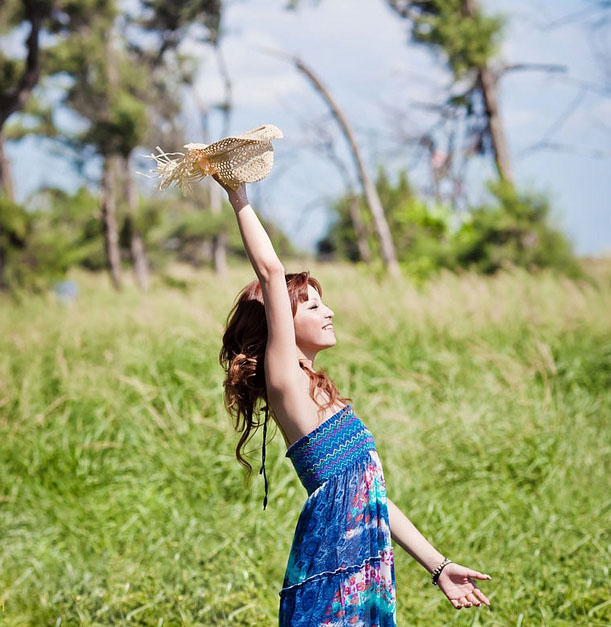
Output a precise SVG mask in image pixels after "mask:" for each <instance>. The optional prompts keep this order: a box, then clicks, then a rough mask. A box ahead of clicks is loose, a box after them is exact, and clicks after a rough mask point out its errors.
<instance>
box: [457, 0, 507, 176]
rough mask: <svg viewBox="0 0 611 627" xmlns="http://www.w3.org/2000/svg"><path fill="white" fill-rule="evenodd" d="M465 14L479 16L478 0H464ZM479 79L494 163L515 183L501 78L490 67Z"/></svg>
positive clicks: (479, 71)
mask: <svg viewBox="0 0 611 627" xmlns="http://www.w3.org/2000/svg"><path fill="white" fill-rule="evenodd" d="M463 2H464V4H463V8H464V11H465V14H466V15H467V16H469V17H471V18H473V17H475V16H476V14H477V10H478V6H477V0H463ZM477 78H478V82H479V85H480V87H481V90H482V96H483V98H484V106H485V107H486V116H487V118H488V129H489V131H490V138H491V140H492V147H493V150H494V161H495V163H496V169H497V170H498V173H499V176H500V177H501V179H503V180H506V181H509V182H513V169H512V167H511V157H510V155H509V147H508V145H507V138H506V137H505V129H504V128H503V123H502V122H501V116H500V112H499V81H498V79H499V77H498V75H497V74H496V72H494V71H493V70H492V69H491V68H490V67H489V66H488V65H485V66H483V67H478V68H477Z"/></svg>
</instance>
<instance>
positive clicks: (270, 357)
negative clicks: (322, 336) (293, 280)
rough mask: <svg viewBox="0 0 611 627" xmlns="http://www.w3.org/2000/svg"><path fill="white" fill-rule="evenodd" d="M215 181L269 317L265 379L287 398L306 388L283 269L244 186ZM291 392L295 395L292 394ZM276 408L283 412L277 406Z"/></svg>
mask: <svg viewBox="0 0 611 627" xmlns="http://www.w3.org/2000/svg"><path fill="white" fill-rule="evenodd" d="M214 178H215V180H216V181H217V182H218V183H219V184H220V185H222V187H224V189H225V190H226V191H227V195H228V198H229V202H230V203H231V206H232V207H233V209H234V211H235V214H236V218H237V220H238V226H239V228H240V234H241V235H242V241H243V242H244V248H245V250H246V254H247V255H248V258H249V259H250V262H251V264H252V267H253V269H254V271H255V273H256V275H257V277H258V279H259V282H260V283H261V288H262V290H263V300H264V303H265V315H266V318H267V329H268V339H267V348H266V353H265V376H266V380H267V384H268V388H269V389H270V391H271V393H272V394H274V393H277V395H278V397H282V398H285V399H286V402H287V403H289V402H291V401H295V400H296V399H294V398H289V397H291V396H293V395H295V394H299V392H300V391H301V390H302V389H303V385H300V378H301V377H302V376H304V375H303V373H302V372H301V369H300V368H299V361H298V353H297V346H296V343H295V327H294V323H293V313H292V311H291V303H290V299H289V294H288V290H287V287H286V280H285V277H284V267H283V265H282V263H281V262H280V259H279V258H278V255H277V254H276V251H275V250H274V247H273V245H272V243H271V240H270V239H269V236H268V235H267V233H266V231H265V229H264V228H263V225H262V224H261V222H260V221H259V218H258V217H257V215H256V213H255V211H254V209H253V208H252V207H251V206H250V203H249V202H248V197H247V194H246V186H245V185H244V184H243V185H242V186H241V187H240V188H239V189H238V190H237V191H234V190H232V189H231V188H229V187H227V186H225V185H223V184H222V183H221V181H220V180H219V179H218V178H217V177H216V176H215V177H214ZM291 392H292V393H293V394H291ZM275 409H280V408H279V407H278V404H277V403H275Z"/></svg>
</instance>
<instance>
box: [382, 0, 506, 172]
mask: <svg viewBox="0 0 611 627" xmlns="http://www.w3.org/2000/svg"><path fill="white" fill-rule="evenodd" d="M388 4H389V6H390V7H391V8H392V9H393V10H394V11H395V12H396V13H398V14H399V15H400V16H401V17H403V18H406V19H408V20H410V22H411V33H412V38H413V39H414V41H417V42H421V43H425V44H429V45H432V46H434V47H436V48H437V49H439V50H440V51H442V52H443V53H444V54H445V57H446V59H447V62H448V65H449V67H450V69H451V70H452V72H453V74H454V77H455V79H456V80H457V81H459V80H460V81H462V82H463V83H464V84H465V87H464V88H463V89H462V93H460V94H458V95H456V94H454V95H452V96H451V97H450V99H449V101H448V104H449V105H450V106H451V107H461V108H464V110H465V112H466V117H467V118H468V119H469V128H470V134H471V141H470V145H471V150H472V151H473V152H476V153H480V154H486V153H487V152H491V153H492V155H493V158H494V162H495V164H496V168H497V171H498V173H499V177H500V178H501V179H504V180H508V181H512V180H513V170H512V165H511V158H510V155H509V149H508V146H507V139H506V136H505V132H504V128H503V124H502V121H501V117H500V111H499V99H498V81H499V76H500V73H499V71H498V70H497V69H495V68H494V65H493V62H494V57H495V55H496V52H497V47H498V42H499V38H500V36H501V32H502V27H503V20H502V19H501V18H500V17H491V16H487V15H484V14H483V13H482V11H481V10H480V9H479V7H478V5H477V0H416V1H412V0H388ZM482 118H483V121H484V123H482Z"/></svg>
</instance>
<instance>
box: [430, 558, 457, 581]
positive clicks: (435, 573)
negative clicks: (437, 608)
mask: <svg viewBox="0 0 611 627" xmlns="http://www.w3.org/2000/svg"><path fill="white" fill-rule="evenodd" d="M448 564H452V560H451V559H448V558H447V557H446V558H445V559H444V560H443V561H442V562H441V563H440V564H439V565H438V566H437V567H436V568H435V570H433V572H432V573H431V575H432V576H431V583H432V584H433V585H434V586H436V585H437V581H438V579H439V576H440V575H441V573H442V572H443V569H444V568H445V567H446V566H447V565H448Z"/></svg>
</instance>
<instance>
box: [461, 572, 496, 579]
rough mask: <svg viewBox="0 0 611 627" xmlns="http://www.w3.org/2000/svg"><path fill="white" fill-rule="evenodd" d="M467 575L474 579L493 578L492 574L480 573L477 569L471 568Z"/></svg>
mask: <svg viewBox="0 0 611 627" xmlns="http://www.w3.org/2000/svg"><path fill="white" fill-rule="evenodd" d="M467 577H471V578H473V579H487V580H488V581H490V580H491V579H492V577H491V576H490V575H484V573H480V572H479V571H477V570H470V571H469V572H468V573H467Z"/></svg>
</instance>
